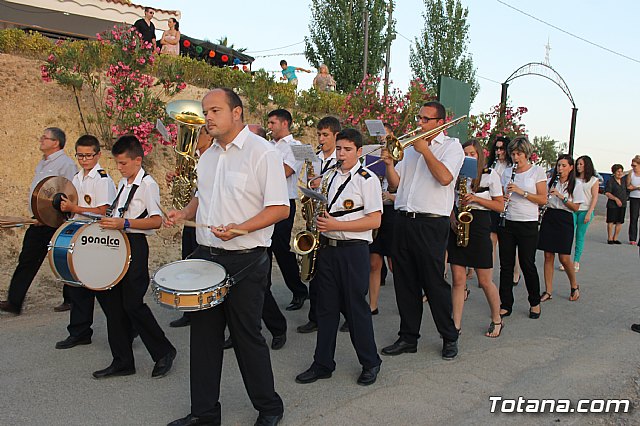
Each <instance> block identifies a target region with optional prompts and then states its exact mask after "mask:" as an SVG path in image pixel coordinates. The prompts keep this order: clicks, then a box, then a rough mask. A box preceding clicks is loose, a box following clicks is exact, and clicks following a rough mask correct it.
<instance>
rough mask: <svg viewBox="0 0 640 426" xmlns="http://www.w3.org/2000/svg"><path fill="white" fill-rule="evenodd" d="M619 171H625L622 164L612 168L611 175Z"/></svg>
mask: <svg viewBox="0 0 640 426" xmlns="http://www.w3.org/2000/svg"><path fill="white" fill-rule="evenodd" d="M618 170H624V167H622V164H614V165H613V166H611V173H613V174H615V173H616V172H617V171H618Z"/></svg>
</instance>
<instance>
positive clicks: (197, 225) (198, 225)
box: [158, 206, 249, 235]
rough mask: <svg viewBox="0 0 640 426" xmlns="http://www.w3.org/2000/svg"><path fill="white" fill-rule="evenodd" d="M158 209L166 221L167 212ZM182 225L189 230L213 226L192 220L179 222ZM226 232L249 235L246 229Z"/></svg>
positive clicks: (161, 208) (162, 208)
mask: <svg viewBox="0 0 640 426" xmlns="http://www.w3.org/2000/svg"><path fill="white" fill-rule="evenodd" d="M158 207H159V208H160V211H161V212H162V214H163V215H164V217H166V218H167V219H168V218H169V214H168V212H167V210H165V209H164V207H162V206H158ZM181 222H182V224H183V225H184V226H188V227H191V228H211V227H213V225H207V224H205V223H196V222H194V221H193V220H183V221H181ZM217 229H218V230H220V228H217ZM227 231H228V232H231V233H232V234H236V235H247V234H248V233H249V231H247V230H246V229H227Z"/></svg>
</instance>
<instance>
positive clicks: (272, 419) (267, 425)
mask: <svg viewBox="0 0 640 426" xmlns="http://www.w3.org/2000/svg"><path fill="white" fill-rule="evenodd" d="M283 416H284V415H283V414H278V415H277V416H264V415H262V414H260V415H259V416H258V418H257V419H256V422H255V423H254V424H253V426H276V425H277V424H278V423H280V420H282V417H283Z"/></svg>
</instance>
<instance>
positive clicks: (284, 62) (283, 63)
mask: <svg viewBox="0 0 640 426" xmlns="http://www.w3.org/2000/svg"><path fill="white" fill-rule="evenodd" d="M282 65H288V64H287V61H285V60H284V59H283V60H281V61H280V66H282Z"/></svg>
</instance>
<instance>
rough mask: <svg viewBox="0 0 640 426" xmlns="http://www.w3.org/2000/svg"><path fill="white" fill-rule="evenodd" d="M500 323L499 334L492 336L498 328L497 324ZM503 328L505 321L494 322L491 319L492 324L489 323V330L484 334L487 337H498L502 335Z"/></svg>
mask: <svg viewBox="0 0 640 426" xmlns="http://www.w3.org/2000/svg"><path fill="white" fill-rule="evenodd" d="M497 325H499V326H500V331H498V334H497V335H495V336H492V335H491V333H493V332H494V331H495V330H496V326H497ZM502 330H504V321H500V322H493V321H491V324H490V325H489V329H488V330H487V332H486V333H484V335H485V336H486V337H490V338H492V339H495V338H498V337H500V335H501V334H502Z"/></svg>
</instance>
